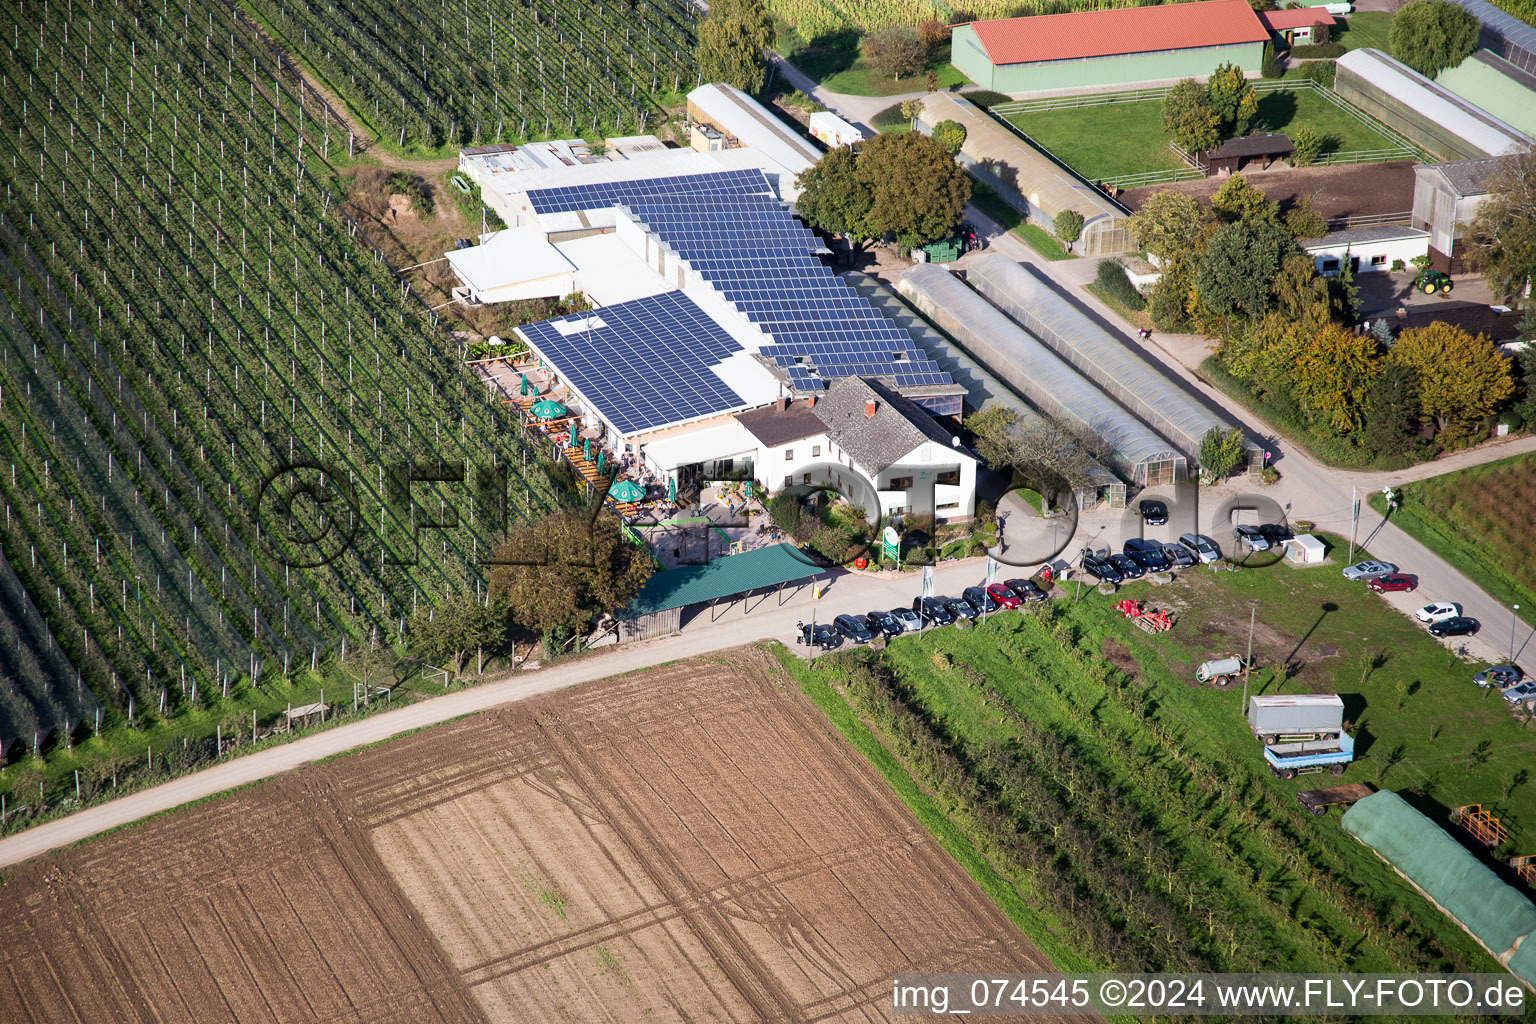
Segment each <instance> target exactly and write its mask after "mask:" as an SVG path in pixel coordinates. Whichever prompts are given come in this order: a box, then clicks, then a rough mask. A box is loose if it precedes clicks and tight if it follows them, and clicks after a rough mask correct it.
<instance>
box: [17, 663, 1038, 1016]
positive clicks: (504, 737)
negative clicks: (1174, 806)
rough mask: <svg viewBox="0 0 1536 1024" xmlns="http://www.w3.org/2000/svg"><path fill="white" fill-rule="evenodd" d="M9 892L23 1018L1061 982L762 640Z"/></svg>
mask: <svg viewBox="0 0 1536 1024" xmlns="http://www.w3.org/2000/svg"><path fill="white" fill-rule="evenodd" d="M0 901H3V903H4V905H6V906H8V907H10V908H12V911H11V915H10V917H11V929H10V935H9V936H8V941H7V942H6V943H5V945H4V948H3V950H0V1006H5V1007H8V1008H15V1007H22V1008H24V1009H23V1012H22V1015H21V1016H20V1017H19V1018H17V1019H19V1020H30V1021H38V1022H42V1021H53V1020H87V1021H94V1020H102V1021H107V1020H129V1019H138V1020H160V1021H182V1020H185V1021H198V1022H206V1021H224V1020H231V1021H233V1020H239V1021H258V1020H259V1021H265V1020H278V1021H351V1020H370V1021H372V1020H384V1021H393V1020H400V1021H404V1020H412V1021H439V1020H440V1021H461V1020H462V1021H470V1020H487V1021H501V1020H539V1021H556V1020H571V1021H578V1020H579V1021H634V1020H660V1021H665V1020H696V1021H702V1020H711V1021H717V1020H763V1019H775V1020H804V1021H810V1020H816V1021H869V1020H885V1019H887V1018H888V1017H889V1016H890V1010H889V1000H890V976H891V974H892V973H894V972H896V971H903V970H968V971H972V970H974V971H1011V972H1024V971H1030V970H1049V969H1050V965H1049V963H1047V962H1046V961H1045V959H1044V958H1043V957H1042V956H1041V955H1040V954H1039V953H1038V952H1037V951H1035V950H1034V949H1033V948H1032V947H1031V946H1030V945H1029V944H1028V943H1027V942H1026V941H1025V940H1024V939H1023V938H1022V936H1020V935H1019V934H1018V932H1017V931H1016V930H1015V929H1014V928H1013V927H1012V925H1011V924H1010V923H1009V922H1008V920H1007V919H1006V918H1005V917H1004V916H1003V915H1002V913H1001V912H1000V911H999V910H998V909H997V908H996V906H995V905H993V904H992V903H991V902H990V901H989V900H988V899H987V898H986V897H985V896H984V895H983V894H982V893H981V892H980V890H978V889H977V888H976V886H975V885H974V884H973V883H972V882H971V881H970V879H969V878H968V877H967V876H966V875H965V874H964V872H962V871H961V870H960V869H959V868H958V867H957V866H956V865H955V864H954V863H953V861H951V860H950V858H949V857H948V856H947V855H946V854H945V853H944V852H943V851H942V850H941V849H940V848H939V847H938V845H937V844H936V843H935V842H934V841H933V839H932V837H931V836H929V835H928V833H927V832H925V831H924V830H923V829H922V828H921V826H919V825H918V824H917V822H916V821H915V820H914V819H913V818H912V817H911V816H910V814H909V813H908V812H907V811H906V810H905V808H903V807H902V806H901V805H900V803H899V802H898V801H897V800H896V799H895V797H894V796H893V795H892V794H891V793H890V792H889V790H888V789H887V788H886V786H885V784H884V782H883V781H882V780H881V779H880V778H879V776H878V775H876V774H875V773H874V772H873V771H872V770H871V769H870V768H869V766H868V765H867V763H866V762H865V761H864V760H863V759H862V758H861V757H860V756H859V755H858V754H856V753H855V752H854V751H852V750H851V749H849V748H848V747H846V746H845V745H844V744H843V742H842V740H841V739H840V738H838V737H837V735H836V734H835V733H834V732H833V731H832V730H831V729H830V728H829V727H828V726H827V725H826V724H825V723H824V721H823V720H822V719H821V718H820V716H819V715H818V714H817V712H816V711H815V710H814V709H813V708H812V707H811V706H810V705H809V704H808V703H807V702H806V701H805V699H804V698H803V697H802V696H801V695H800V692H799V690H798V689H796V688H795V686H794V684H793V683H792V682H791V681H790V680H789V679H788V678H787V677H786V676H785V675H784V674H783V673H782V672H781V670H779V669H778V667H777V666H776V665H775V664H774V663H773V662H772V660H771V659H770V658H769V657H768V656H767V655H766V654H764V653H761V652H757V651H750V650H739V651H736V652H732V653H730V654H727V655H724V656H714V657H710V658H703V659H698V660H695V661H691V662H684V663H680V664H677V665H672V666H667V667H664V668H661V669H656V670H650V671H646V672H641V673H636V674H633V675H630V676H624V677H619V678H616V679H610V680H606V681H603V682H601V683H595V684H592V685H589V686H586V687H582V688H580V689H577V690H571V691H565V692H562V693H559V694H551V695H549V696H548V697H544V698H539V699H537V700H533V701H528V702H526V703H522V704H517V705H511V706H508V707H506V708H502V709H499V710H497V711H494V712H491V713H488V714H484V715H479V716H476V717H474V718H470V719H466V720H464V721H462V722H457V723H454V724H451V725H448V726H443V727H441V728H437V729H432V730H428V731H426V732H423V733H420V734H417V735H415V736H411V737H408V738H406V739H403V740H399V741H396V742H394V743H391V744H388V745H386V746H383V747H380V748H377V749H375V750H370V751H365V752H363V753H360V754H357V755H353V756H351V757H348V758H345V759H343V760H341V761H338V762H333V763H331V764H326V765H320V766H316V767H314V768H310V769H305V770H303V771H301V772H299V773H297V774H296V775H293V776H289V777H285V778H283V779H279V780H277V781H275V782H273V783H270V784H266V785H263V786H260V787H258V788H255V789H252V790H248V791H245V792H242V793H239V794H235V795H232V796H230V797H227V798H224V799H221V800H218V801H216V802H214V803H211V804H207V805H203V806H201V807H198V808H194V809H190V810H186V811H181V812H178V813H176V814H173V815H170V816H168V817H165V818H161V819H157V820H154V821H151V822H149V823H146V824H145V825H143V826H140V827H137V828H133V829H129V830H126V831H124V832H120V833H117V834H114V835H111V836H108V837H105V838H103V839H101V840H99V841H95V842H92V843H89V844H87V845H85V846H82V847H79V848H77V849H75V850H71V851H67V852H65V853H63V854H60V855H57V856H54V857H51V858H47V859H45V860H42V861H39V862H34V863H32V864H28V865H25V866H24V867H23V868H22V869H20V870H19V871H18V872H17V873H16V874H15V875H14V876H12V877H11V878H9V879H8V880H7V881H6V882H5V883H4V884H3V885H0ZM8 1012H9V1011H8Z"/></svg>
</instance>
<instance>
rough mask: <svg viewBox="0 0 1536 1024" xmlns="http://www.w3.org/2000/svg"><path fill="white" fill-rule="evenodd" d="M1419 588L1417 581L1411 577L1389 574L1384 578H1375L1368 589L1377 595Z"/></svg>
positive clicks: (1396, 573) (1394, 573)
mask: <svg viewBox="0 0 1536 1024" xmlns="http://www.w3.org/2000/svg"><path fill="white" fill-rule="evenodd" d="M1418 586H1419V581H1418V580H1417V579H1415V578H1414V577H1412V576H1404V575H1403V574H1402V573H1399V572H1389V573H1387V574H1386V575H1385V576H1377V577H1376V578H1375V579H1373V580H1371V582H1370V588H1371V589H1372V590H1374V591H1376V593H1378V594H1385V593H1388V592H1391V591H1396V590H1402V591H1412V590H1416V589H1417V588H1418Z"/></svg>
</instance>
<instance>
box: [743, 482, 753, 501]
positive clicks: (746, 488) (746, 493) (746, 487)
mask: <svg viewBox="0 0 1536 1024" xmlns="http://www.w3.org/2000/svg"><path fill="white" fill-rule="evenodd" d="M741 494H742V497H745V498H750V497H752V481H751V480H748V481H746V482H745V483H743V484H742V485H741Z"/></svg>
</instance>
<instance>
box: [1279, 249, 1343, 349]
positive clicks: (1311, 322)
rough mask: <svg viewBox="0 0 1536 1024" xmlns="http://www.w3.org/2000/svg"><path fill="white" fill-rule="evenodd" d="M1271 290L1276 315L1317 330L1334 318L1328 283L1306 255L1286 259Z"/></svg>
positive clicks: (1314, 263) (1299, 253)
mask: <svg viewBox="0 0 1536 1024" xmlns="http://www.w3.org/2000/svg"><path fill="white" fill-rule="evenodd" d="M1270 291H1272V292H1273V293H1274V296H1275V310H1276V312H1278V313H1280V315H1281V316H1283V317H1285V319H1286V320H1287V321H1289V322H1290V323H1295V324H1299V325H1301V326H1304V327H1307V328H1309V329H1313V330H1315V329H1317V328H1320V327H1322V326H1323V325H1324V324H1326V323H1327V322H1328V321H1329V320H1330V319H1332V316H1331V311H1332V309H1333V303H1332V301H1331V299H1330V296H1329V293H1328V280H1327V278H1325V277H1323V276H1321V275H1320V274H1318V272H1317V263H1316V262H1315V261H1314V260H1313V259H1312V257H1311V256H1308V255H1307V254H1306V253H1304V252H1298V253H1295V254H1294V255H1291V256H1288V257H1286V259H1285V262H1284V263H1282V264H1281V266H1280V273H1278V274H1276V275H1275V280H1274V283H1273V284H1272V285H1271V286H1270Z"/></svg>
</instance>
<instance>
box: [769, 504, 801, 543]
mask: <svg viewBox="0 0 1536 1024" xmlns="http://www.w3.org/2000/svg"><path fill="white" fill-rule="evenodd" d="M801 511H802V510H801V508H800V501H799V499H797V498H796V497H795V496H794V495H793V494H779V495H775V496H774V497H772V498H770V499H769V500H768V515H769V516H770V517H771V518H772V519H773V525H774V526H777V527H778V528H779V529H780V530H782V531H784V532H785V533H788V534H793V533H794V532H795V529H796V528H797V527H798V526H799V525H800V516H801Z"/></svg>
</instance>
